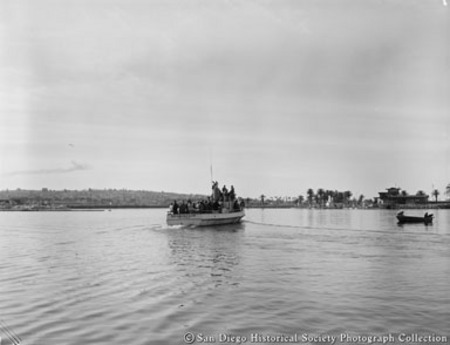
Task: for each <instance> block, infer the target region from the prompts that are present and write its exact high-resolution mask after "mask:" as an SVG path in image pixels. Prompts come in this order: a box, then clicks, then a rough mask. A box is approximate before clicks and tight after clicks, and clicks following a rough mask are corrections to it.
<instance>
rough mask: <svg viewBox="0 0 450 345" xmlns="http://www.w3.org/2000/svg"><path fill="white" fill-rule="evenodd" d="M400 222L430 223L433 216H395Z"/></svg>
mask: <svg viewBox="0 0 450 345" xmlns="http://www.w3.org/2000/svg"><path fill="white" fill-rule="evenodd" d="M397 219H398V222H399V223H400V224H405V223H425V224H430V223H432V222H433V217H432V216H431V217H413V216H397Z"/></svg>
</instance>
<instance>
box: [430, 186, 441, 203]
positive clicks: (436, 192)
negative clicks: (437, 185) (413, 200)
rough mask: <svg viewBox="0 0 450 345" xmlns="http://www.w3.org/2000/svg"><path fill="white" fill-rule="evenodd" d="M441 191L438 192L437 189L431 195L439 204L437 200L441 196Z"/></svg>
mask: <svg viewBox="0 0 450 345" xmlns="http://www.w3.org/2000/svg"><path fill="white" fill-rule="evenodd" d="M439 194H440V193H439V191H438V190H437V189H434V190H433V191H432V192H431V195H433V196H434V199H435V200H436V203H437V199H438V196H439Z"/></svg>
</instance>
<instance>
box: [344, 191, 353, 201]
mask: <svg viewBox="0 0 450 345" xmlns="http://www.w3.org/2000/svg"><path fill="white" fill-rule="evenodd" d="M352 195H353V194H352V192H350V191H349V190H346V191H345V192H344V202H345V204H348V202H349V200H350V198H351V197H352Z"/></svg>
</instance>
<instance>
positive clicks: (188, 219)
mask: <svg viewBox="0 0 450 345" xmlns="http://www.w3.org/2000/svg"><path fill="white" fill-rule="evenodd" d="M244 216H245V212H244V211H238V212H229V213H187V214H171V213H168V214H167V218H166V222H167V225H171V226H172V225H182V226H216V225H226V224H235V223H239V222H240V221H241V219H242V218H243V217H244Z"/></svg>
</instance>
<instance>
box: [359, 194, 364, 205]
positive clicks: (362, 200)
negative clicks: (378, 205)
mask: <svg viewBox="0 0 450 345" xmlns="http://www.w3.org/2000/svg"><path fill="white" fill-rule="evenodd" d="M363 202H364V195H362V194H361V195H360V196H359V198H358V205H359V206H362V204H363Z"/></svg>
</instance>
